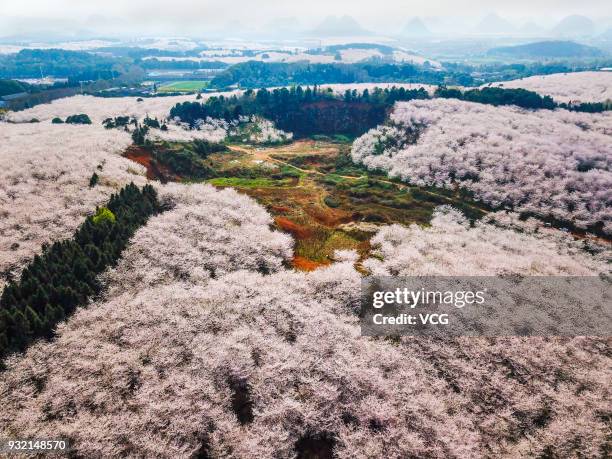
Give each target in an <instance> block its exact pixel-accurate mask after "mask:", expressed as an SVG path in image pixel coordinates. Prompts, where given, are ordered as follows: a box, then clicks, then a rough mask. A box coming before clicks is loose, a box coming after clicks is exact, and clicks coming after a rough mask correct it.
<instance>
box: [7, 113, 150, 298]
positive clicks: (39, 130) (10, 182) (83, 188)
mask: <svg viewBox="0 0 612 459" xmlns="http://www.w3.org/2000/svg"><path fill="white" fill-rule="evenodd" d="M130 143H131V138H130V136H129V134H127V133H126V132H122V131H118V130H114V129H113V130H108V129H104V128H103V127H102V126H101V125H91V126H83V125H79V126H75V125H65V124H62V125H52V124H50V123H27V124H10V123H2V122H0V145H2V148H0V164H1V167H0V216H1V218H0V274H2V275H0V290H1V289H2V287H3V286H4V283H5V281H6V275H7V274H8V273H12V274H18V273H19V270H20V268H21V267H22V266H23V265H24V263H25V262H26V261H28V260H29V259H30V258H31V257H32V256H34V255H35V254H36V253H39V252H40V250H41V246H42V244H43V243H49V242H53V241H56V240H61V239H67V238H70V237H71V236H72V233H73V232H74V230H75V229H76V228H77V227H78V226H79V225H80V224H81V223H82V221H83V219H84V217H85V216H86V215H88V214H90V213H92V212H93V211H94V210H95V207H96V206H97V205H100V204H102V203H104V202H106V201H107V200H108V198H109V196H110V195H111V193H113V192H115V191H116V190H117V189H118V188H120V187H121V186H122V185H125V184H127V183H130V182H134V183H137V184H143V183H144V182H145V180H146V179H145V178H144V174H145V171H144V168H143V167H142V166H140V165H138V164H136V163H133V162H131V161H129V160H127V159H125V158H122V157H121V156H120V155H121V153H122V152H123V150H125V148H126V147H127V146H128V145H129V144H130ZM93 173H96V174H98V176H99V177H100V180H99V182H98V184H97V185H96V186H95V187H90V186H89V180H90V177H91V176H92V174H93Z"/></svg>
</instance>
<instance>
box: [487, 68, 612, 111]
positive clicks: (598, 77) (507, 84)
mask: <svg viewBox="0 0 612 459" xmlns="http://www.w3.org/2000/svg"><path fill="white" fill-rule="evenodd" d="M493 86H502V87H504V88H523V89H527V90H529V91H534V92H537V93H539V94H540V95H543V96H551V97H552V98H553V99H555V101H557V102H566V103H569V102H574V103H579V102H606V101H609V100H612V72H573V73H555V74H553V75H536V76H531V77H528V78H521V79H520V80H512V81H504V82H501V83H493Z"/></svg>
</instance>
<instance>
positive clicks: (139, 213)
mask: <svg viewBox="0 0 612 459" xmlns="http://www.w3.org/2000/svg"><path fill="white" fill-rule="evenodd" d="M159 211H160V205H159V202H158V200H157V193H156V192H155V189H154V188H153V187H152V186H150V185H145V186H144V187H143V188H142V189H140V188H138V187H137V186H136V185H134V184H133V183H131V184H129V185H127V186H125V187H124V188H122V189H121V190H120V191H119V193H118V194H113V195H112V196H111V198H110V200H109V202H108V204H107V206H106V207H103V208H99V209H96V214H95V215H93V216H90V217H87V219H86V220H85V222H84V223H83V224H82V225H81V226H80V227H79V229H78V230H77V231H76V233H75V235H74V237H73V238H72V239H69V240H65V241H60V242H55V243H53V244H52V245H51V246H43V252H42V254H41V255H36V256H35V257H34V259H33V260H32V262H30V264H29V265H28V266H27V267H26V268H25V269H24V270H23V272H22V274H21V277H20V279H19V280H16V281H11V282H9V283H8V284H7V285H6V287H5V289H4V291H3V292H2V296H0V359H2V358H4V357H5V356H7V355H8V354H10V353H12V352H20V351H23V350H24V349H25V348H26V347H27V346H28V345H29V344H30V343H32V341H34V340H35V339H37V338H50V337H51V336H52V335H53V331H54V329H55V326H56V325H57V324H58V322H60V321H62V320H64V319H65V318H66V317H68V316H70V314H72V313H73V312H74V310H75V309H76V308H77V306H80V305H84V304H86V303H87V301H88V298H90V297H91V296H92V295H95V294H96V293H98V292H99V291H100V284H99V282H98V280H97V275H98V274H99V273H101V272H102V271H104V270H105V269H106V268H107V267H109V266H112V265H114V264H116V262H117V260H118V259H119V257H120V256H121V252H122V251H123V249H125V247H126V245H127V243H128V241H129V239H130V238H131V237H132V236H133V235H134V233H135V232H136V230H137V229H138V228H139V227H140V226H142V225H144V224H145V222H146V221H147V219H148V218H149V217H150V216H151V215H154V214H156V213H158V212H159Z"/></svg>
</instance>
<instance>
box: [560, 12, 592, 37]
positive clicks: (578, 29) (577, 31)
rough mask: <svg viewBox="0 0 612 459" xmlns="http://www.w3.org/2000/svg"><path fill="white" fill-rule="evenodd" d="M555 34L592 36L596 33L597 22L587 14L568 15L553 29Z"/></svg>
mask: <svg viewBox="0 0 612 459" xmlns="http://www.w3.org/2000/svg"><path fill="white" fill-rule="evenodd" d="M552 32H553V34H555V35H559V36H565V37H569V36H573V37H577V36H591V35H594V34H595V23H594V22H593V21H591V20H590V19H589V18H587V17H585V16H578V15H573V16H568V17H566V18H564V19H562V20H561V22H559V24H557V25H556V26H555V27H554V28H553V29H552Z"/></svg>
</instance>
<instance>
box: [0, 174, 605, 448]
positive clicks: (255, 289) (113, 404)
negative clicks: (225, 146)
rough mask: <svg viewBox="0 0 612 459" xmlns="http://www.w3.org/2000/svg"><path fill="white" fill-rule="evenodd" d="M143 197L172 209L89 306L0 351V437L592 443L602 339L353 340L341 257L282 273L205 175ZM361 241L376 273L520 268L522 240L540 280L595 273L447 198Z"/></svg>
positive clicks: (601, 395)
mask: <svg viewBox="0 0 612 459" xmlns="http://www.w3.org/2000/svg"><path fill="white" fill-rule="evenodd" d="M160 197H161V199H162V200H163V201H164V203H166V204H167V205H169V206H172V209H171V210H168V211H167V212H166V213H164V214H162V215H159V216H157V217H154V218H152V219H151V220H150V221H149V222H148V224H147V225H146V226H145V227H143V228H142V229H140V230H139V231H138V232H137V234H136V235H135V237H134V239H133V241H132V244H131V246H130V247H129V249H128V250H127V252H126V253H125V256H124V257H123V259H122V260H121V261H120V263H119V265H118V266H117V267H116V268H115V269H114V270H112V271H111V272H109V273H108V274H107V275H106V276H105V278H104V279H105V282H106V284H107V289H106V294H105V295H104V297H102V298H100V299H99V300H97V301H95V302H92V303H91V304H90V305H88V307H86V308H82V309H80V310H79V311H77V313H76V314H75V315H74V316H73V317H72V318H71V319H70V320H68V321H67V322H66V323H64V324H62V325H60V327H59V329H58V334H57V337H56V339H54V341H52V342H40V343H37V344H36V345H34V346H33V347H31V348H30V349H29V350H28V351H27V352H26V354H25V355H23V356H14V357H12V358H11V359H10V360H9V362H8V369H7V370H6V371H4V372H3V373H1V374H0V404H1V405H2V407H3V409H2V410H0V434H1V435H4V436H5V435H7V434H9V433H14V432H19V434H20V435H22V436H56V437H62V438H68V439H70V440H71V441H72V443H73V446H74V448H75V450H76V452H77V453H78V455H80V456H85V457H117V456H139V457H160V458H166V457H167V458H170V457H185V458H186V457H193V456H195V455H198V454H202V452H203V451H204V452H205V453H206V454H208V455H209V456H210V457H237V458H247V457H265V458H268V457H270V458H271V457H280V458H290V457H295V456H296V454H297V453H299V452H300V451H299V445H300V442H301V440H302V439H304V438H326V439H328V441H330V442H331V445H332V447H333V452H334V455H335V457H339V458H355V457H363V458H365V457H424V456H427V457H440V458H441V457H449V456H454V457H481V456H487V455H491V456H495V457H532V456H533V455H538V454H540V455H545V454H556V455H559V456H573V455H582V456H587V457H595V456H597V455H598V454H599V453H600V452H601V451H603V448H605V444H606V441H607V440H606V438H607V431H608V430H607V429H608V426H607V425H606V421H605V417H604V416H602V415H601V412H602V410H605V401H606V400H608V399H609V396H610V394H609V379H610V376H612V374H611V371H610V368H611V366H610V357H609V353H607V351H606V349H607V344H606V340H603V339H595V338H576V339H563V340H562V339H544V338H529V339H518V338H498V339H474V338H472V339H463V338H462V339H449V340H445V341H444V342H440V341H437V340H431V339H425V338H418V339H417V338H403V339H401V340H390V341H387V340H382V339H380V340H374V339H370V338H365V337H361V336H360V331H359V325H358V318H357V316H356V314H355V311H356V309H357V307H358V304H359V286H360V278H361V276H360V274H359V273H358V272H357V271H356V269H355V268H354V266H353V263H354V262H355V259H356V258H355V254H354V253H351V252H347V251H343V252H340V253H338V254H337V259H338V262H337V263H336V264H334V265H332V266H331V267H328V268H324V269H321V270H317V271H314V272H313V273H298V272H294V271H291V270H288V269H286V268H284V267H283V262H284V261H286V260H287V259H288V257H289V256H290V255H291V241H290V239H289V238H288V237H287V236H285V235H282V234H280V233H278V232H275V231H272V230H270V229H269V224H270V222H271V220H270V217H269V215H268V214H267V213H266V212H265V211H264V210H263V209H262V208H260V207H259V206H258V205H256V204H255V202H254V201H252V200H251V199H249V198H247V197H245V196H240V195H238V194H237V193H235V192H233V191H228V190H226V191H215V190H213V189H212V188H210V187H208V186H204V185H191V186H184V185H171V186H166V187H161V188H160ZM446 234H449V235H450V236H446ZM445 238H449V239H448V240H445ZM530 238H532V239H533V240H532V239H530ZM451 240H452V242H453V243H451ZM479 241H480V242H479ZM374 243H375V244H378V245H379V246H380V248H379V250H380V253H379V254H378V257H377V258H382V262H379V264H378V265H377V266H376V267H375V264H374V262H373V261H370V262H367V263H366V264H367V265H368V266H370V267H371V268H372V269H383V270H386V272H392V266H398V267H400V271H398V272H399V273H405V272H413V269H412V268H409V267H406V266H408V265H410V264H416V266H418V267H419V268H418V269H419V272H421V273H428V272H429V271H428V269H427V267H426V266H427V264H426V263H427V261H426V260H430V259H431V260H432V261H431V262H430V264H431V265H433V264H437V265H439V266H441V268H440V270H442V269H446V271H445V272H446V273H448V274H454V273H456V272H461V271H460V267H459V263H460V262H461V263H463V264H464V265H465V266H467V267H473V268H469V270H467V271H463V272H462V273H464V274H467V273H472V272H479V273H485V272H486V273H496V272H500V271H505V270H516V271H517V272H522V273H525V272H530V273H531V272H538V269H539V268H538V266H540V264H541V263H543V260H542V259H541V258H540V256H539V255H537V254H534V252H533V251H531V252H530V251H529V247H535V246H536V245H537V244H538V243H539V244H540V245H543V246H544V249H543V250H544V254H545V255H546V256H550V257H553V258H554V257H559V258H558V260H553V261H552V262H550V263H549V265H550V266H549V267H545V268H541V269H543V271H541V272H547V273H568V272H569V273H596V272H597V270H598V269H599V268H600V266H598V265H597V264H595V262H592V261H590V262H589V261H586V260H587V258H588V255H583V256H578V255H576V254H572V253H570V252H563V251H562V250H561V248H560V247H558V246H555V245H554V244H553V243H552V242H550V243H547V242H546V241H543V240H540V239H536V237H535V236H533V235H525V236H524V237H518V236H515V235H514V234H513V233H512V232H511V231H509V230H505V229H499V228H496V227H494V226H487V225H485V224H484V223H483V224H482V226H477V227H475V228H470V227H469V225H467V224H465V221H464V220H463V219H462V217H461V216H460V215H459V214H457V213H456V212H454V211H452V210H451V209H446V208H443V209H440V211H439V212H438V213H437V214H436V216H435V218H434V220H433V222H432V225H431V227H430V228H427V229H418V228H417V227H411V228H408V229H400V228H398V227H391V228H388V229H383V230H382V231H381V233H380V234H379V235H378V236H376V238H375V240H374ZM462 244H465V247H464V246H462ZM478 244H480V245H478ZM525 244H526V245H527V247H526V248H523V245H525ZM409 246H416V250H415V251H414V253H413V254H412V255H410V256H408V257H407V256H405V255H404V253H405V252H407V251H409ZM486 247H491V250H492V251H493V252H495V254H496V255H497V256H487V255H486V254H483V253H482V252H483V251H485V250H486ZM518 250H522V252H518V253H517V251H518ZM555 250H558V251H559V253H558V254H556V253H555ZM564 250H565V249H564ZM453 251H454V252H453ZM453 254H454V255H453ZM515 255H516V257H517V258H518V261H516V262H515V263H510V262H506V261H505V259H506V258H510V257H513V256H515ZM453 256H454V257H456V258H457V259H459V260H460V262H458V261H457V260H452V257H453ZM419 257H420V259H421V261H420V262H419ZM461 257H464V259H461ZM419 263H420V264H419ZM565 264H568V266H569V267H567V268H566V267H565ZM402 267H404V268H402ZM233 381H241V384H240V385H239V388H240V390H238V389H237V388H236V387H237V386H236V385H235V384H234V383H233ZM237 393H238V394H239V396H240V397H241V398H240V400H242V401H243V404H242V405H240V406H239V408H240V407H242V409H244V406H247V408H246V409H247V411H249V413H250V415H249V416H246V417H241V416H240V411H239V410H237V408H236V403H235V401H236V398H237ZM329 439H333V440H329Z"/></svg>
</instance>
